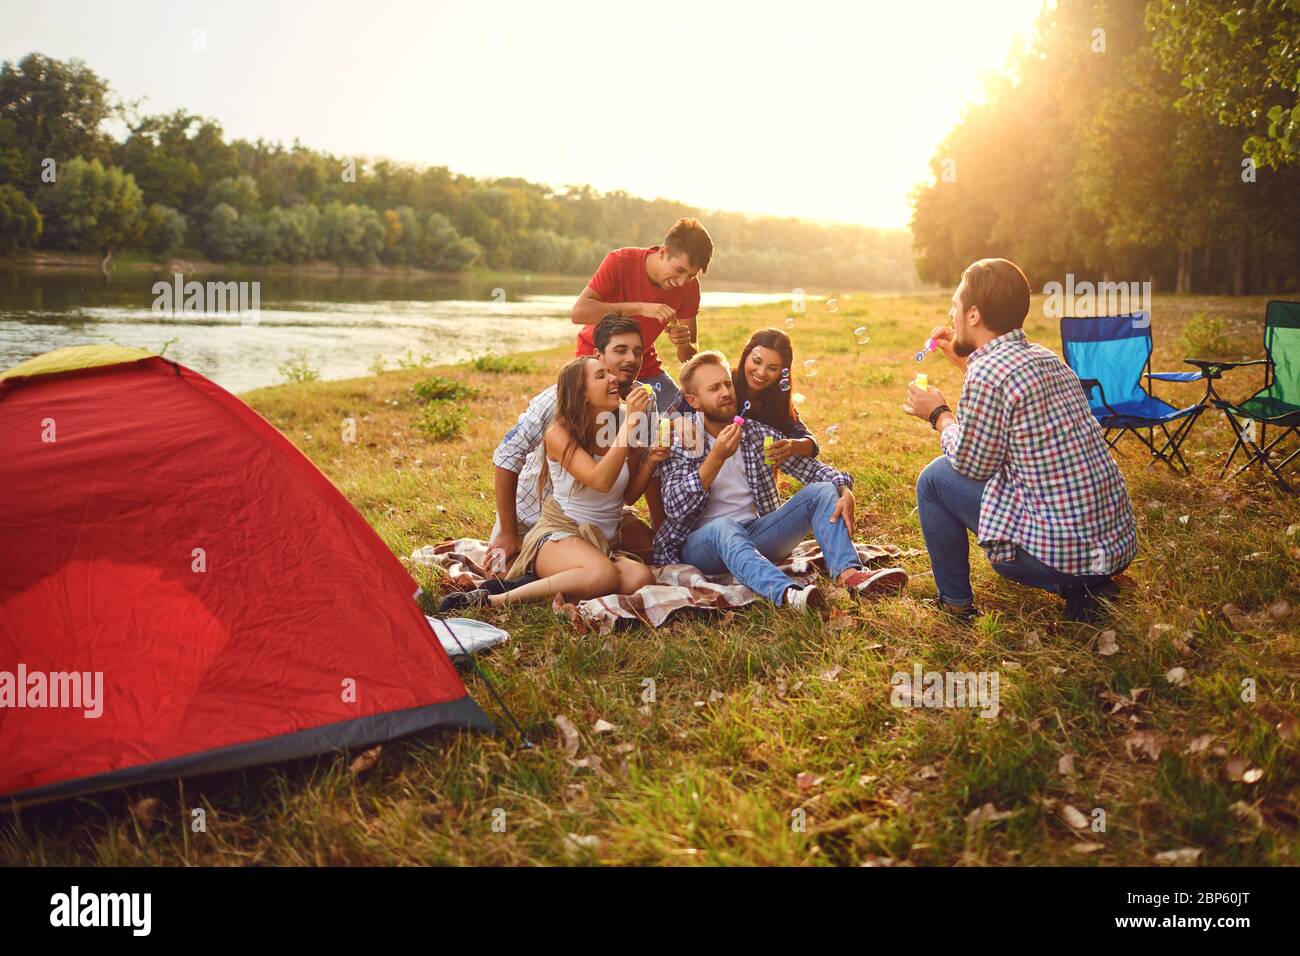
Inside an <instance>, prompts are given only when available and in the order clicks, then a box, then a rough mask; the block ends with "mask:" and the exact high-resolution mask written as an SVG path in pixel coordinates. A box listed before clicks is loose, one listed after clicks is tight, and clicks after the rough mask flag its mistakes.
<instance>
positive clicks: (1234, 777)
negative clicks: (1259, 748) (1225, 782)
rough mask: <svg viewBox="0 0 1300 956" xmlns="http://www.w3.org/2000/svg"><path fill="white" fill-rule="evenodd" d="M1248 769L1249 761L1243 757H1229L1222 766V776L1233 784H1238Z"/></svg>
mask: <svg viewBox="0 0 1300 956" xmlns="http://www.w3.org/2000/svg"><path fill="white" fill-rule="evenodd" d="M1249 769H1250V761H1249V760H1247V759H1246V758H1245V757H1229V758H1228V762H1227V763H1225V764H1224V765H1223V775H1224V776H1225V777H1227V778H1228V779H1229V780H1231V781H1233V782H1234V783H1240V782H1241V780H1242V778H1243V776H1244V775H1245V773H1246V771H1247V770H1249Z"/></svg>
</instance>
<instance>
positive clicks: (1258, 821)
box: [1228, 800, 1264, 829]
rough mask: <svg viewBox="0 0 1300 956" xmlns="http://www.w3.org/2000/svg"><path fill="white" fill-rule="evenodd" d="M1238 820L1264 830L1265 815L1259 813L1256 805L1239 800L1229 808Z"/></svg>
mask: <svg viewBox="0 0 1300 956" xmlns="http://www.w3.org/2000/svg"><path fill="white" fill-rule="evenodd" d="M1228 809H1229V810H1231V811H1232V813H1233V815H1234V816H1236V818H1237V819H1238V820H1243V821H1245V822H1246V823H1251V824H1254V826H1255V828H1256V829H1262V828H1263V826H1264V815H1263V814H1262V813H1260V812H1259V810H1258V808H1256V807H1255V805H1254V804H1251V803H1247V802H1246V801H1245V800H1238V801H1237V802H1236V803H1234V804H1232V805H1231V806H1229V807H1228Z"/></svg>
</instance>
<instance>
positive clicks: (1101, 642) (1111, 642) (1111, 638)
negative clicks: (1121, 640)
mask: <svg viewBox="0 0 1300 956" xmlns="http://www.w3.org/2000/svg"><path fill="white" fill-rule="evenodd" d="M1118 650H1119V644H1118V642H1116V640H1115V632H1114V631H1102V632H1101V633H1100V634H1098V635H1097V653H1098V654H1100V655H1101V656H1102V657H1110V655H1112V654H1114V653H1115V652H1117V651H1118Z"/></svg>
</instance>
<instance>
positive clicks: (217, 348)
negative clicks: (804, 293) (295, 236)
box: [0, 266, 790, 392]
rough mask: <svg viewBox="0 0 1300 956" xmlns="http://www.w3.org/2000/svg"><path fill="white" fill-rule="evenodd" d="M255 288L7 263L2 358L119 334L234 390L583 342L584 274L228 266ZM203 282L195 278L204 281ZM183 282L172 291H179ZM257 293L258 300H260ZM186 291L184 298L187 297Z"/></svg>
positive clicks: (723, 294)
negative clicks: (288, 377)
mask: <svg viewBox="0 0 1300 956" xmlns="http://www.w3.org/2000/svg"><path fill="white" fill-rule="evenodd" d="M196 279H199V280H202V281H203V282H205V283H206V282H207V281H209V280H214V279H220V280H221V281H226V280H229V281H234V282H240V281H242V282H248V283H252V282H258V283H259V285H258V286H257V287H256V289H254V288H253V287H252V286H251V285H249V286H246V287H245V293H246V296H245V305H246V308H245V310H244V311H242V312H241V311H238V310H237V308H236V300H235V298H234V296H233V295H232V296H231V297H230V300H229V302H228V303H223V302H222V300H221V299H220V298H216V299H215V300H214V299H213V298H212V297H211V296H208V295H207V294H206V293H207V287H206V285H205V286H204V292H205V294H204V297H203V298H202V299H191V301H190V305H191V306H193V310H192V311H186V309H185V299H186V298H187V296H188V293H184V294H183V295H182V296H181V297H180V301H176V302H172V301H169V300H168V299H167V298H166V295H167V293H162V292H160V291H158V290H156V289H155V283H158V282H164V283H166V284H167V285H168V286H169V287H172V288H174V276H173V275H172V274H171V273H166V274H164V273H159V274H157V275H154V274H151V273H149V272H123V271H119V272H118V273H116V274H115V275H114V276H113V278H112V279H111V281H105V280H104V279H103V278H102V277H101V276H100V275H99V274H98V273H87V272H66V271H34V270H28V269H22V268H18V267H10V268H8V269H6V268H4V267H3V266H0V369H5V368H9V367H11V366H13V365H15V364H17V363H18V362H21V361H23V360H24V359H28V358H31V357H32V356H34V355H39V354H41V353H42V352H48V351H50V350H51V349H56V348H61V347H63V346H66V345H82V344H89V343H95V344H104V343H114V342H115V343H118V344H120V345H131V346H139V347H142V348H147V349H151V350H153V351H159V350H162V349H163V348H164V346H165V347H166V352H165V354H166V356H167V358H170V359H175V360H176V361H178V362H180V363H181V364H183V365H187V366H189V367H190V368H193V369H194V370H196V371H198V372H201V373H203V374H204V375H206V376H207V377H209V378H211V379H212V380H213V381H215V382H217V383H218V384H220V385H222V386H223V387H225V388H227V389H229V390H230V391H232V392H242V391H246V390H248V389H252V388H259V387H261V386H264V385H274V384H276V383H277V382H282V381H284V380H285V378H284V372H283V371H282V366H283V365H284V364H285V363H286V362H295V361H299V360H301V361H304V362H305V363H306V364H307V365H309V366H311V367H312V368H314V369H317V370H319V371H320V373H321V377H322V378H325V379H340V378H353V377H356V376H359V375H368V374H370V373H371V371H372V368H373V367H375V366H376V365H377V363H378V362H379V361H383V362H384V363H385V364H386V366H387V367H389V368H393V367H396V365H397V364H398V361H399V360H400V359H402V358H406V359H408V360H411V359H417V360H418V359H421V358H423V357H425V356H428V357H429V358H430V359H431V361H432V362H433V363H436V364H442V363H455V362H461V361H465V360H467V359H470V358H473V357H474V356H475V355H480V354H483V353H494V354H506V353H511V352H520V351H530V350H533V349H542V348H548V347H551V346H555V345H560V344H562V343H565V342H572V341H574V338H575V335H576V332H577V329H576V327H575V326H574V325H573V324H572V323H571V322H570V321H569V310H570V308H571V307H572V305H573V300H574V298H575V297H576V296H577V294H578V293H579V292H581V291H582V287H583V284H584V283H583V280H581V279H572V280H564V279H554V278H547V279H539V278H536V277H533V278H529V277H525V276H517V277H512V278H506V279H503V278H497V279H495V280H487V279H468V278H466V279H461V278H455V277H451V278H448V277H435V276H429V277H419V278H407V277H388V276H359V277H357V276H332V275H315V274H306V275H304V274H294V275H266V274H239V273H232V274H224V273H223V274H222V275H221V276H219V277H218V276H212V275H202V276H193V277H185V278H184V279H183V280H182V281H183V282H190V281H194V280H196ZM192 288H193V287H191V289H192ZM169 292H170V289H169ZM254 294H256V300H257V309H256V311H255V312H254V311H253V310H252V309H251V304H252V301H253V299H254ZM173 298H175V297H174V296H173ZM789 298H790V293H789V291H788V290H787V291H786V292H785V293H783V294H782V293H771V294H769V293H760V292H752V291H723V290H717V289H708V290H706V291H705V292H704V293H703V296H702V299H701V308H705V309H708V308H725V307H727V306H735V305H744V304H749V303H760V302H772V301H778V300H781V299H789Z"/></svg>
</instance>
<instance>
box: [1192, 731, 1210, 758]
mask: <svg viewBox="0 0 1300 956" xmlns="http://www.w3.org/2000/svg"><path fill="white" fill-rule="evenodd" d="M1212 743H1214V735H1213V734H1201V735H1200V736H1199V737H1197V738H1196V739H1195V740H1193V741H1192V742H1191V743H1189V744H1188V745H1187V753H1189V754H1203V753H1205V751H1207V750H1209V749H1210V744H1212Z"/></svg>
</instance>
